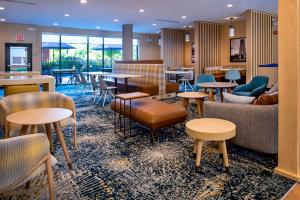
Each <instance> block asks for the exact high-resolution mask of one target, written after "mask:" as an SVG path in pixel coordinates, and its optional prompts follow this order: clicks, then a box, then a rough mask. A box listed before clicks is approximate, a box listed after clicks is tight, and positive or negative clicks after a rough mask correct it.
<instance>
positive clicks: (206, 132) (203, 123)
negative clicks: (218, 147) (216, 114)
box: [186, 118, 236, 141]
mask: <svg viewBox="0 0 300 200" xmlns="http://www.w3.org/2000/svg"><path fill="white" fill-rule="evenodd" d="M186 132H187V134H188V135H190V136H191V137H192V138H195V139H198V140H204V141H223V140H227V139H230V138H233V137H234V136H235V134H236V125H235V124H234V123H232V122H230V121H227V120H222V119H214V118H202V119H195V120H191V121H189V122H187V123H186Z"/></svg>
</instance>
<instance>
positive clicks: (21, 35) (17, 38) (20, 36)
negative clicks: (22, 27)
mask: <svg viewBox="0 0 300 200" xmlns="http://www.w3.org/2000/svg"><path fill="white" fill-rule="evenodd" d="M16 40H17V41H24V40H25V37H24V35H23V34H17V35H16Z"/></svg>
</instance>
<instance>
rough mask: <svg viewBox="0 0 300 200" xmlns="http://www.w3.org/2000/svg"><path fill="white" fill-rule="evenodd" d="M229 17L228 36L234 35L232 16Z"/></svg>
mask: <svg viewBox="0 0 300 200" xmlns="http://www.w3.org/2000/svg"><path fill="white" fill-rule="evenodd" d="M229 19H230V25H229V37H234V35H235V34H234V32H235V30H234V26H233V23H232V20H234V18H233V17H231V18H229Z"/></svg>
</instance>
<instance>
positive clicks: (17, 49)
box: [5, 43, 32, 72]
mask: <svg viewBox="0 0 300 200" xmlns="http://www.w3.org/2000/svg"><path fill="white" fill-rule="evenodd" d="M5 71H7V72H10V71H32V44H22V43H5Z"/></svg>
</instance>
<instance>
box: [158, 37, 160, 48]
mask: <svg viewBox="0 0 300 200" xmlns="http://www.w3.org/2000/svg"><path fill="white" fill-rule="evenodd" d="M158 45H159V46H161V38H159V39H158Z"/></svg>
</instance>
